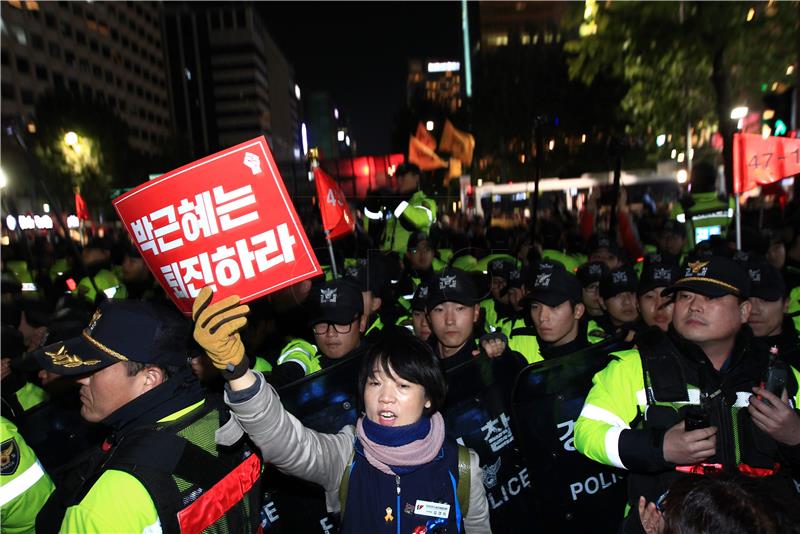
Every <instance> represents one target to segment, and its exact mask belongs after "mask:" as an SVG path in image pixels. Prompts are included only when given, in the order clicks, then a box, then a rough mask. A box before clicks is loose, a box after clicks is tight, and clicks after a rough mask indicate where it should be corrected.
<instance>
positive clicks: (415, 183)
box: [397, 172, 419, 193]
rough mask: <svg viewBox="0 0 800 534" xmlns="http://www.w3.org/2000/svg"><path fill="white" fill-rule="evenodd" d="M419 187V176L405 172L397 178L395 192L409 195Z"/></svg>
mask: <svg viewBox="0 0 800 534" xmlns="http://www.w3.org/2000/svg"><path fill="white" fill-rule="evenodd" d="M417 187H419V174H414V173H413V172H407V173H405V174H404V175H402V176H398V177H397V190H398V191H400V192H401V193H410V192H411V191H416V190H417Z"/></svg>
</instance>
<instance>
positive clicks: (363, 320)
mask: <svg viewBox="0 0 800 534" xmlns="http://www.w3.org/2000/svg"><path fill="white" fill-rule="evenodd" d="M358 331H359V332H360V333H361V334H363V333H364V332H366V331H367V314H366V313H362V314H361V315H359V317H358Z"/></svg>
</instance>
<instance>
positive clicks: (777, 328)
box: [747, 297, 789, 337]
mask: <svg viewBox="0 0 800 534" xmlns="http://www.w3.org/2000/svg"><path fill="white" fill-rule="evenodd" d="M750 305H751V306H752V311H751V312H750V320H748V321H747V322H748V324H750V328H752V329H753V334H755V335H756V337H764V336H777V335H778V334H780V333H781V330H782V328H781V327H782V326H783V314H784V313H786V311H787V310H788V307H789V300H788V299H778V300H775V301H769V300H764V299H760V298H758V297H750Z"/></svg>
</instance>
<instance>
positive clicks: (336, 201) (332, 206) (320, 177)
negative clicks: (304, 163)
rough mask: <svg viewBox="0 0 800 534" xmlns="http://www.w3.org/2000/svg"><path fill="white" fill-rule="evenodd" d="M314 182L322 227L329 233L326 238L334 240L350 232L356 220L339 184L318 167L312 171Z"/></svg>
mask: <svg viewBox="0 0 800 534" xmlns="http://www.w3.org/2000/svg"><path fill="white" fill-rule="evenodd" d="M314 182H316V184H317V197H319V210H320V212H321V213H322V226H323V228H325V230H328V231H329V232H330V233H329V234H328V237H329V238H330V239H334V238H337V237H340V236H343V235H347V234H349V233H350V232H352V231H353V230H354V229H355V227H356V220H355V218H354V217H353V214H352V213H351V212H350V206H349V205H348V204H347V199H346V198H345V197H344V193H342V190H341V189H340V188H339V184H337V183H336V181H335V180H334V179H333V178H331V177H330V176H328V175H327V174H326V173H325V171H323V170H322V169H321V168H319V167H316V168H315V169H314Z"/></svg>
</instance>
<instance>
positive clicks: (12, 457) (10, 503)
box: [0, 417, 54, 534]
mask: <svg viewBox="0 0 800 534" xmlns="http://www.w3.org/2000/svg"><path fill="white" fill-rule="evenodd" d="M53 487H54V486H53V481H52V480H50V477H49V476H48V475H47V473H45V471H44V468H43V467H42V464H41V463H40V462H39V460H38V459H37V458H36V453H35V452H34V451H33V449H31V448H30V447H29V446H28V444H27V443H25V439H24V438H23V437H22V436H21V435H20V433H19V431H18V430H17V427H16V426H15V425H14V424H13V423H12V422H11V421H9V420H8V419H6V418H5V417H0V523H2V525H3V532H8V533H10V534H21V533H23V532H35V530H34V525H35V522H36V515H37V514H38V513H39V510H41V508H42V506H44V503H45V502H46V501H47V499H48V497H50V494H51V493H52V492H53Z"/></svg>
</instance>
